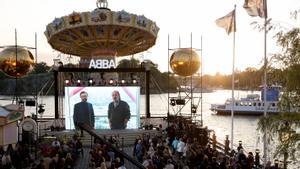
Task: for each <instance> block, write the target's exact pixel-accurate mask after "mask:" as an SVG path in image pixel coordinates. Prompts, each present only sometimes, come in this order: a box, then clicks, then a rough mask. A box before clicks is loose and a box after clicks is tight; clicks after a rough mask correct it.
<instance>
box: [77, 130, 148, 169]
mask: <svg viewBox="0 0 300 169" xmlns="http://www.w3.org/2000/svg"><path fill="white" fill-rule="evenodd" d="M79 127H80V128H81V129H82V130H84V131H86V132H87V133H89V134H90V135H91V136H93V137H95V138H97V139H99V140H100V141H101V142H103V143H105V144H106V145H108V146H109V147H110V148H111V149H112V150H113V151H114V152H115V153H116V154H119V155H121V156H122V157H123V158H125V159H126V160H128V162H130V163H132V164H133V165H134V166H135V167H136V168H139V169H146V168H145V167H144V166H143V165H142V164H141V163H139V162H138V161H137V160H135V159H134V158H132V157H130V156H129V155H128V154H126V153H124V152H123V151H120V150H119V149H117V148H116V147H114V146H113V145H112V144H111V143H109V142H107V141H106V140H104V139H103V138H101V137H100V136H98V135H97V133H96V132H95V131H94V130H93V128H91V127H90V126H88V125H85V124H79Z"/></svg>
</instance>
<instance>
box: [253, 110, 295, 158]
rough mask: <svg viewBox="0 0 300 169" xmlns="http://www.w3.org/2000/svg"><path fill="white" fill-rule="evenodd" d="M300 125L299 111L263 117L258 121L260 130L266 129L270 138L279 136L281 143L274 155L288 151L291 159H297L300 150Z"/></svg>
mask: <svg viewBox="0 0 300 169" xmlns="http://www.w3.org/2000/svg"><path fill="white" fill-rule="evenodd" d="M299 127H300V114H299V113H281V114H279V115H275V116H268V117H262V118H261V119H260V120H259V122H258V128H257V129H258V130H260V131H266V133H267V135H268V137H269V139H270V140H274V138H277V139H278V140H279V143H280V144H278V145H277V146H276V150H275V153H274V157H280V156H283V155H284V154H285V153H288V154H286V155H288V157H290V158H291V160H293V161H296V159H297V156H299V154H297V153H299V150H300V133H297V130H298V128H299Z"/></svg>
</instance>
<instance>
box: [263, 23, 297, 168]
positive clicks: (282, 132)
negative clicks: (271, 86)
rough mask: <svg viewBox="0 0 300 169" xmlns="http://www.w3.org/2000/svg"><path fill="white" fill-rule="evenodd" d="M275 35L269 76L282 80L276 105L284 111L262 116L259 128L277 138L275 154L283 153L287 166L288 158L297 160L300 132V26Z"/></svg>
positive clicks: (278, 155)
mask: <svg viewBox="0 0 300 169" xmlns="http://www.w3.org/2000/svg"><path fill="white" fill-rule="evenodd" d="M275 37H276V38H277V44H278V46H280V47H281V51H280V52H279V53H276V54H274V55H273V57H272V59H271V61H272V63H271V65H273V69H272V71H271V72H272V75H273V76H271V78H273V80H274V79H277V80H278V81H279V82H280V83H281V84H282V87H283V88H282V90H283V94H282V97H281V101H280V105H279V106H280V109H281V111H282V112H285V113H282V114H279V115H276V116H267V117H263V118H261V119H260V120H259V122H258V130H261V131H265V132H266V133H265V134H267V135H268V136H269V138H270V139H271V140H273V138H275V137H277V138H278V140H279V144H276V150H275V154H274V157H281V156H283V160H284V168H287V160H288V159H291V160H293V161H294V162H297V160H296V159H297V158H296V157H297V156H299V150H300V134H299V133H297V130H298V129H299V127H300V114H299V113H298V111H299V109H298V108H299V106H300V50H299V48H300V29H299V28H292V29H291V30H290V31H287V32H284V31H279V32H278V33H277V34H276V36H275ZM274 67H276V68H274ZM271 80H272V79H271ZM292 110H293V111H297V112H291V111H292ZM298 159H299V157H298Z"/></svg>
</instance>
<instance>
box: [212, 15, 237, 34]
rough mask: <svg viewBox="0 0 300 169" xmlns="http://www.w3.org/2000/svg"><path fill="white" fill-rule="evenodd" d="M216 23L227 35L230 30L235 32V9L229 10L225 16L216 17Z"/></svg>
mask: <svg viewBox="0 0 300 169" xmlns="http://www.w3.org/2000/svg"><path fill="white" fill-rule="evenodd" d="M216 24H217V25H218V26H220V27H222V28H224V29H225V31H226V33H227V34H228V35H229V34H230V33H231V32H236V24H235V10H233V11H231V12H230V13H229V14H227V15H226V16H223V17H221V18H219V19H217V20H216Z"/></svg>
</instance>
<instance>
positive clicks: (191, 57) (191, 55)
mask: <svg viewBox="0 0 300 169" xmlns="http://www.w3.org/2000/svg"><path fill="white" fill-rule="evenodd" d="M192 59H193V33H191V53H190V69H192ZM190 90H191V117H192V116H193V113H192V112H193V111H192V109H193V107H194V105H193V104H194V99H193V74H192V75H191V87H190Z"/></svg>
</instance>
